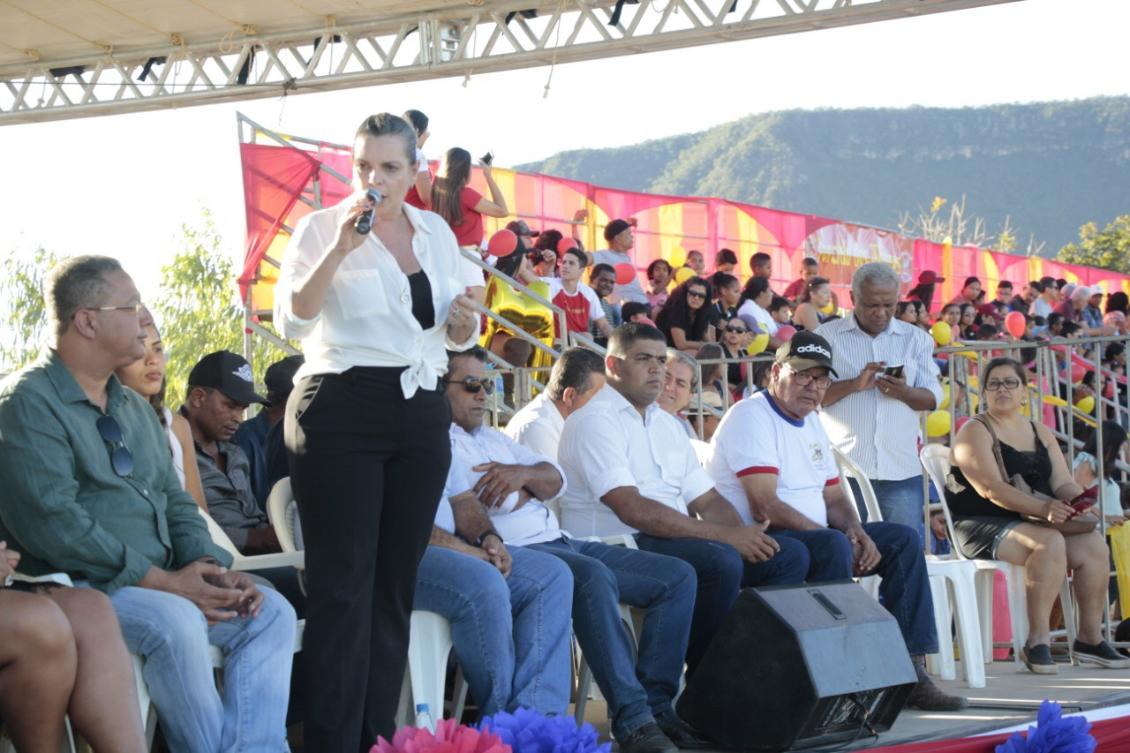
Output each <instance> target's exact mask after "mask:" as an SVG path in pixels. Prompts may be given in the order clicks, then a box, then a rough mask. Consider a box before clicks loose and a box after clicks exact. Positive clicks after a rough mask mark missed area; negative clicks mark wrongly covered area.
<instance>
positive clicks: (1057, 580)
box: [946, 358, 1130, 674]
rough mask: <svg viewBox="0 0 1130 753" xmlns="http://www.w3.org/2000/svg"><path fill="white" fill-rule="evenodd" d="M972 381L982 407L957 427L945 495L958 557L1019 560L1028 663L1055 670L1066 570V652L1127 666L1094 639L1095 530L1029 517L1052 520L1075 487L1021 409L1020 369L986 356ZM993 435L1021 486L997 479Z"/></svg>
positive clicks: (1102, 546)
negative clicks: (1057, 613)
mask: <svg viewBox="0 0 1130 753" xmlns="http://www.w3.org/2000/svg"><path fill="white" fill-rule="evenodd" d="M981 383H982V385H984V390H983V405H984V410H985V412H984V413H982V414H981V415H980V416H978V417H977V420H973V421H969V422H968V423H966V424H965V426H963V427H962V429H961V431H959V432H958V434H957V437H956V439H955V441H954V446H953V450H952V451H951V453H950V459H951V463H952V465H953V478H952V479H951V482H950V487H951V488H950V489H948V490H947V492H946V501H947V504H948V505H949V508H950V512H951V514H952V515H953V518H954V529H955V534H956V538H957V542H956V543H957V546H959V547H961V551H962V552H963V553H964V554H965V555H966V556H968V557H974V558H979V559H996V560H1002V561H1004V562H1011V563H1013V564H1017V565H1024V566H1026V568H1027V574H1026V580H1027V596H1028V640H1027V642H1026V644H1025V648H1024V651H1023V659H1024V663H1025V664H1027V665H1028V668H1029V669H1030V670H1031V671H1033V672H1037V673H1040V674H1053V673H1055V671H1056V666H1055V663H1054V662H1053V661H1052V658H1051V651H1050V649H1049V646H1048V641H1049V633H1050V626H1049V616H1050V614H1051V609H1052V604H1053V603H1054V602H1055V600H1056V597H1057V596H1058V595H1059V590H1060V586H1061V585H1062V583H1063V580H1064V578H1066V577H1067V570H1068V569H1070V570H1071V571H1072V573H1073V586H1074V591H1075V599H1076V601H1077V602H1078V617H1079V637H1078V640H1076V641H1075V645H1074V654H1075V660H1076V661H1077V662H1080V663H1083V662H1086V663H1090V664H1097V665H1099V666H1105V667H1117V668H1122V667H1130V660H1127V659H1126V658H1125V657H1123V656H1121V655H1120V654H1118V653H1117V652H1116V651H1114V649H1113V648H1111V646H1110V645H1108V644H1107V643H1105V642H1104V641H1103V638H1102V629H1101V624H1100V623H1101V622H1102V614H1103V604H1104V600H1105V599H1106V594H1107V583H1108V581H1109V579H1110V562H1109V554H1108V552H1107V547H1106V543H1105V542H1104V541H1103V539H1102V536H1101V535H1100V534H1099V533H1098V531H1095V530H1092V531H1089V532H1087V533H1077V534H1070V535H1065V534H1062V533H1060V532H1059V531H1058V530H1056V529H1055V528H1052V527H1050V525H1042V524H1041V523H1039V522H1029V521H1035V520H1039V521H1046V522H1047V523H1049V524H1059V523H1062V522H1063V521H1065V520H1067V519H1068V518H1069V517H1071V516H1072V513H1073V510H1072V508H1071V507H1070V506H1069V505H1068V504H1067V503H1066V502H1065V501H1064V500H1071V499H1073V498H1074V497H1076V496H1077V495H1079V494H1081V493H1082V491H1083V490H1082V489H1080V488H1079V485H1078V484H1076V483H1075V480H1074V479H1073V478H1072V475H1071V469H1070V468H1069V467H1068V465H1067V461H1066V460H1065V459H1064V457H1063V453H1062V452H1061V451H1060V449H1059V445H1058V444H1056V441H1055V437H1054V436H1053V435H1052V433H1051V431H1050V430H1049V429H1048V428H1047V427H1046V426H1044V425H1043V424H1040V423H1037V422H1034V421H1032V420H1030V419H1029V418H1027V417H1026V416H1024V415H1023V414H1022V413H1021V409H1022V408H1023V406H1024V405H1025V403H1026V402H1027V396H1028V387H1027V385H1028V376H1027V374H1026V372H1025V370H1024V367H1023V366H1022V365H1021V364H1020V363H1019V362H1018V361H1015V360H1013V359H1011V358H996V359H993V360H992V361H990V362H989V364H988V365H987V367H986V368H985V371H984V373H983V375H982V377H981ZM994 435H995V436H996V437H997V438H998V439H999V441H1000V450H1001V455H1002V458H1003V460H1004V465H1005V470H1006V471H1007V472H1008V476H1009V478H1010V479H1011V478H1014V477H1015V476H1016V474H1019V475H1020V476H1021V477H1022V478H1023V479H1024V481H1025V482H1026V483H1027V485H1028V486H1029V487H1030V489H1031V491H1023V490H1022V489H1020V488H1017V486H1014V485H1013V483H1011V482H1010V481H1009V479H1005V478H1004V475H1003V474H1002V473H1001V470H1000V467H999V464H998V463H997V460H996V456H995V454H994V452H993V436H994Z"/></svg>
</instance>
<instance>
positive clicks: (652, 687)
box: [529, 538, 695, 740]
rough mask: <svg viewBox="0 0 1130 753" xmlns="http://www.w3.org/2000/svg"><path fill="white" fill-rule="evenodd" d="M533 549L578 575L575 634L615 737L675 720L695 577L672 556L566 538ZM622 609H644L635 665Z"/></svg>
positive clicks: (574, 601) (574, 612) (574, 610)
mask: <svg viewBox="0 0 1130 753" xmlns="http://www.w3.org/2000/svg"><path fill="white" fill-rule="evenodd" d="M529 548H530V549H534V550H537V551H539V552H546V553H548V554H552V555H554V556H556V557H559V558H561V559H562V560H564V562H565V564H566V565H568V566H569V569H570V570H572V571H573V630H574V631H575V632H576V634H577V640H578V641H579V642H580V644H581V650H582V651H583V652H584V653H585V656H586V657H587V658H588V663H589V667H591V668H592V674H593V677H594V678H595V679H596V684H597V685H598V686H599V687H600V690H601V692H602V693H604V697H605V698H606V699H607V700H608V711H609V715H610V716H611V717H612V734H613V736H614V737H616V739H618V740H623V739H624V738H625V737H627V736H628V735H630V734H631V733H633V732H635V731H636V730H637V729H639V728H640V727H642V726H643V725H645V724H648V723H649V722H651V721H652V720H653V718H654V717H656V716H660V715H661V714H665V713H674V710H673V709H672V707H671V701H672V700H673V699H674V698H675V694H676V693H677V692H678V691H679V678H680V677H681V676H682V674H683V656H684V655H685V654H686V651H687V636H688V635H689V633H690V627H691V611H692V605H693V603H694V593H695V576H694V570H693V569H692V568H691V567H690V566H689V565H688V564H687V563H685V562H682V561H680V560H677V559H675V558H674V557H664V556H662V555H658V554H651V553H650V552H641V551H639V550H637V549H628V548H626V547H620V546H608V545H607V544H601V543H599V542H595V541H580V540H578V539H564V538H562V539H558V540H557V541H548V542H546V543H544V544H531V545H530V546H529ZM621 602H623V603H624V604H629V605H631V606H633V607H638V608H640V609H646V610H647V616H646V617H645V618H644V622H643V631H642V633H641V634H640V639H639V649H638V657H639V658H638V660H637V661H636V662H635V665H634V666H633V661H632V644H631V641H630V640H629V638H628V634H627V632H626V631H625V629H624V625H623V622H622V621H621V619H620V607H619V605H620V603H621Z"/></svg>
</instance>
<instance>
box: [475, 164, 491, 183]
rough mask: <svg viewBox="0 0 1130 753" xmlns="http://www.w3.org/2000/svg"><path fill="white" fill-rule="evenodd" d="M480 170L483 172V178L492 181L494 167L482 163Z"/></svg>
mask: <svg viewBox="0 0 1130 753" xmlns="http://www.w3.org/2000/svg"><path fill="white" fill-rule="evenodd" d="M479 169H480V170H482V171H483V177H484V178H486V179H487V180H490V179H491V178H493V177H494V165H491V164H489V163H486V162H480V163H479Z"/></svg>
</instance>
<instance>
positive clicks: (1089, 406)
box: [1075, 395, 1095, 415]
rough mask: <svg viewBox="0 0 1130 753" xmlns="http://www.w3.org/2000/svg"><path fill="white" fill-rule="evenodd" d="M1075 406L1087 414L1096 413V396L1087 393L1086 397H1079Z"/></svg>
mask: <svg viewBox="0 0 1130 753" xmlns="http://www.w3.org/2000/svg"><path fill="white" fill-rule="evenodd" d="M1075 407H1076V408H1078V409H1079V410H1081V411H1083V412H1084V413H1086V414H1087V415H1090V414H1092V413H1094V412H1095V398H1094V396H1093V395H1087V396H1086V397H1081V398H1079V400H1078V401H1076V403H1075Z"/></svg>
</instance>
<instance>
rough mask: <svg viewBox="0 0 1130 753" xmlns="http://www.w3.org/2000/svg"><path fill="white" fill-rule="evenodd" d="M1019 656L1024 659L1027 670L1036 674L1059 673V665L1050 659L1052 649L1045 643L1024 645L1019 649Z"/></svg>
mask: <svg viewBox="0 0 1130 753" xmlns="http://www.w3.org/2000/svg"><path fill="white" fill-rule="evenodd" d="M1020 658H1021V659H1023V660H1024V666H1026V667H1028V671H1029V672H1033V673H1035V674H1038V675H1055V674H1059V667H1057V666H1056V665H1055V662H1054V661H1052V651H1051V648H1049V647H1048V644H1046V643H1039V644H1037V645H1035V646H1025V647H1024V648H1022V649H1021V650H1020Z"/></svg>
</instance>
